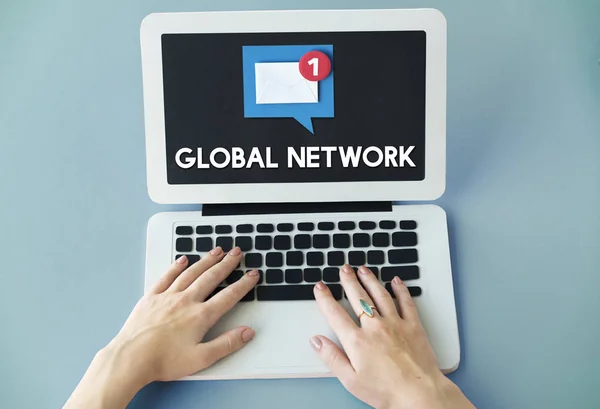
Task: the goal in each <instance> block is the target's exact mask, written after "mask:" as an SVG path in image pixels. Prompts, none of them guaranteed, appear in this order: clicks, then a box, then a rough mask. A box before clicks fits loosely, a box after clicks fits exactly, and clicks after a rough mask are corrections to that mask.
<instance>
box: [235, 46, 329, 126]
mask: <svg viewBox="0 0 600 409" xmlns="http://www.w3.org/2000/svg"><path fill="white" fill-rule="evenodd" d="M311 51H319V52H321V53H324V54H325V55H326V56H327V57H328V58H329V59H330V61H333V45H291V46H243V47H242V59H243V80H244V81H243V82H244V117H246V118H293V119H295V120H296V121H297V122H298V123H299V124H301V125H302V126H303V127H304V128H306V129H307V130H308V131H309V132H310V133H312V134H314V128H313V118H333V116H334V93H333V83H334V72H333V71H331V73H330V74H329V75H328V76H327V77H326V78H324V79H323V80H322V81H318V87H319V88H318V101H317V102H315V103H273V102H276V101H270V103H259V102H258V101H257V99H260V98H257V77H256V75H257V72H256V66H257V64H258V66H259V67H260V66H261V63H285V62H291V63H298V64H299V61H300V59H301V58H302V57H303V56H304V55H306V54H307V53H309V52H311ZM262 66H263V67H264V64H262Z"/></svg>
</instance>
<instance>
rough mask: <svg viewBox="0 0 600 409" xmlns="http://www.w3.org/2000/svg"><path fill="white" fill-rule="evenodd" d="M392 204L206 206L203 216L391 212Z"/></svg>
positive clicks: (235, 204)
mask: <svg viewBox="0 0 600 409" xmlns="http://www.w3.org/2000/svg"><path fill="white" fill-rule="evenodd" d="M391 211H392V202H322V203H231V204H206V205H203V206H202V215H203V216H231V215H244V214H286V213H288V214H289V213H356V212H391Z"/></svg>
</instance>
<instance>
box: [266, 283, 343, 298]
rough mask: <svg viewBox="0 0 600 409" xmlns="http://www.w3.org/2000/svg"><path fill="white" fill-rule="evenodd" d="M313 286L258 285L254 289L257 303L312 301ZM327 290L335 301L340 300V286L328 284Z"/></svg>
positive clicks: (313, 296)
mask: <svg viewBox="0 0 600 409" xmlns="http://www.w3.org/2000/svg"><path fill="white" fill-rule="evenodd" d="M314 287H315V286H314V285H290V284H288V285H259V286H258V287H256V299H257V300H258V301H292V300H314V299H315V295H314V293H313V288H314ZM328 287H329V289H330V290H331V293H332V294H333V298H335V299H336V300H341V299H342V286H341V285H339V284H329V285H328Z"/></svg>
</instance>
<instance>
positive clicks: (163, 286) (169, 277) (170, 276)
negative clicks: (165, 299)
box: [150, 256, 188, 294]
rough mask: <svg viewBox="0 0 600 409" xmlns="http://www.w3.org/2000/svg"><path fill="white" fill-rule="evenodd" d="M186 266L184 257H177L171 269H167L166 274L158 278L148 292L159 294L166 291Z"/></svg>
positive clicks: (186, 259)
mask: <svg viewBox="0 0 600 409" xmlns="http://www.w3.org/2000/svg"><path fill="white" fill-rule="evenodd" d="M187 266H188V258H187V257H186V256H181V257H179V258H178V259H177V260H175V262H174V263H173V264H171V267H169V269H168V270H167V272H166V273H165V274H164V275H163V276H162V277H161V278H160V280H158V282H157V283H156V284H154V286H153V287H152V289H151V290H150V292H151V293H154V294H160V293H162V292H164V291H166V290H167V289H168V288H169V287H170V286H171V284H173V281H175V279H176V278H177V277H179V275H180V274H181V273H183V272H184V271H185V269H186V267H187Z"/></svg>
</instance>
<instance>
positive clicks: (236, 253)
mask: <svg viewBox="0 0 600 409" xmlns="http://www.w3.org/2000/svg"><path fill="white" fill-rule="evenodd" d="M241 252H242V250H241V249H240V248H239V247H234V248H232V249H231V251H230V252H229V255H230V256H239V255H240V253H241Z"/></svg>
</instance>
